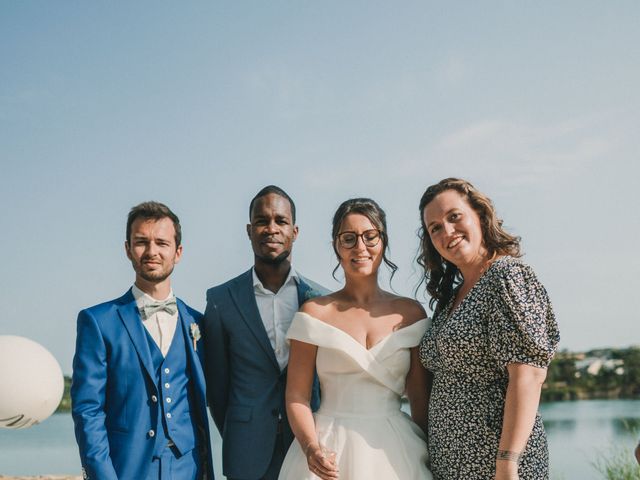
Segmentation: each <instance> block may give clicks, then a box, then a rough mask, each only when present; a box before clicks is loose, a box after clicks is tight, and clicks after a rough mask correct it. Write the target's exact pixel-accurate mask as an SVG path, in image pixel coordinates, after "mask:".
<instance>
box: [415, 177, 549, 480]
mask: <svg viewBox="0 0 640 480" xmlns="http://www.w3.org/2000/svg"><path fill="white" fill-rule="evenodd" d="M420 213H421V217H422V230H421V251H420V255H419V259H418V262H419V263H420V264H421V266H422V267H424V281H426V284H427V291H428V293H429V294H430V295H431V297H432V300H431V306H432V307H433V306H434V305H435V313H434V318H433V323H432V326H431V328H429V329H428V330H427V332H426V334H425V336H424V338H423V340H422V343H421V345H420V359H421V361H422V363H423V365H424V366H425V367H426V368H427V369H428V370H429V371H431V372H432V373H433V387H432V391H431V398H430V402H429V414H428V444H429V454H430V457H431V469H432V472H433V476H434V480H460V479H465V480H494V479H495V480H504V479H509V480H517V479H520V480H544V479H547V478H548V477H549V459H548V450H547V441H546V435H545V432H544V427H543V425H542V421H541V419H540V416H539V414H538V413H537V410H538V403H539V400H540V389H541V387H542V383H543V382H544V379H545V377H546V369H547V366H548V365H549V362H550V361H551V358H552V357H553V355H554V353H555V350H556V347H557V344H558V341H559V333H558V327H557V324H556V321H555V316H554V313H553V310H552V307H551V303H550V301H549V297H548V296H547V292H546V290H545V289H544V287H543V286H542V284H541V283H540V282H539V281H538V279H537V278H536V275H535V273H534V272H533V270H532V269H531V267H529V266H528V265H526V264H525V263H523V262H522V261H521V260H520V259H519V257H520V256H521V254H520V244H519V242H520V239H519V238H518V237H515V236H513V235H510V234H509V233H507V232H506V231H505V230H504V229H503V228H502V221H501V220H499V219H498V218H497V217H496V214H495V210H494V208H493V205H492V203H491V201H490V200H489V198H487V197H486V196H485V195H483V194H482V193H480V192H479V191H478V190H476V189H475V188H474V187H473V185H471V184H470V183H469V182H466V181H464V180H460V179H455V178H447V179H444V180H442V181H440V182H439V183H437V184H435V185H432V186H430V187H429V188H427V190H426V192H425V193H424V195H423V196H422V200H421V202H420Z"/></svg>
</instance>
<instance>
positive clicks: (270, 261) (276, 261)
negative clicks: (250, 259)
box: [256, 250, 291, 265]
mask: <svg viewBox="0 0 640 480" xmlns="http://www.w3.org/2000/svg"><path fill="white" fill-rule="evenodd" d="M290 255H291V250H285V251H284V252H282V253H281V254H280V255H278V256H277V257H269V256H268V255H260V256H258V255H256V258H257V259H259V260H260V261H261V262H262V263H266V264H267V265H280V264H281V263H282V262H284V261H286V260H288V258H289V256H290Z"/></svg>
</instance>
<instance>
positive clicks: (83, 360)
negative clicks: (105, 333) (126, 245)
mask: <svg viewBox="0 0 640 480" xmlns="http://www.w3.org/2000/svg"><path fill="white" fill-rule="evenodd" d="M106 384H107V352H106V347H105V343H104V339H103V337H102V333H101V332H100V328H99V327H98V325H97V323H96V320H95V318H94V317H93V315H92V314H91V313H90V312H89V311H87V310H83V311H81V312H80V314H79V315H78V326H77V337H76V353H75V355H74V357H73V379H72V383H71V404H72V416H73V422H74V425H75V434H76V440H77V442H78V447H79V449H80V461H81V463H82V468H83V470H84V471H85V472H86V476H87V477H88V478H92V479H100V480H117V478H118V477H117V476H116V472H115V470H114V468H113V464H112V462H111V458H110V456H109V453H110V452H109V440H108V438H107V429H106V427H105V417H106V415H105V410H104V404H105V389H106Z"/></svg>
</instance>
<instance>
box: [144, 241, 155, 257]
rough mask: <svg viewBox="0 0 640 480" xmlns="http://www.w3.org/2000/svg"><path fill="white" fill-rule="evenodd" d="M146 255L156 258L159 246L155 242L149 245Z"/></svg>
mask: <svg viewBox="0 0 640 480" xmlns="http://www.w3.org/2000/svg"><path fill="white" fill-rule="evenodd" d="M145 251H146V254H147V255H149V256H154V255H155V254H156V253H157V252H158V246H157V245H156V243H155V242H149V243H147V248H145Z"/></svg>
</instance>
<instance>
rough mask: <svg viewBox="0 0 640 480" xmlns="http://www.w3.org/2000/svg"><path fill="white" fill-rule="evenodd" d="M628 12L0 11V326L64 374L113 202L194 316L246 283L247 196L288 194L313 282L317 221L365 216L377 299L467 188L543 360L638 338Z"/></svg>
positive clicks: (118, 262) (634, 41) (634, 105)
mask: <svg viewBox="0 0 640 480" xmlns="http://www.w3.org/2000/svg"><path fill="white" fill-rule="evenodd" d="M638 18H640V4H639V3H638V2H633V1H618V2H590V1H564V2H519V1H515V2H507V1H488V2H454V3H443V2H402V3H399V2H393V3H392V2H375V1H366V2H365V1H360V2H358V1H353V2H331V1H330V2H294V1H291V2H283V1H281V2H277V1H276V2H258V1H255V2H224V3H223V2H187V3H185V2H134V3H127V4H117V3H116V4H114V3H107V2H104V3H97V2H79V1H68V2H42V1H39V2H38V1H31V0H26V1H20V2H2V3H1V4H0V61H1V65H2V68H1V69H0V162H1V163H0V167H1V170H0V171H1V172H2V174H1V175H0V202H1V205H2V206H1V207H0V224H1V225H3V226H4V229H5V232H4V233H5V234H4V235H2V236H1V237H0V246H1V247H2V251H3V252H4V254H5V258H4V259H3V262H2V264H3V269H2V273H3V275H2V277H3V279H4V280H3V282H2V288H0V301H2V304H3V305H4V309H3V310H4V311H3V314H2V315H1V316H0V334H14V335H23V336H26V337H29V338H32V339H34V340H36V341H38V342H40V343H42V344H43V345H45V346H46V347H47V348H48V349H50V350H51V351H52V352H53V353H54V355H55V356H56V357H57V358H58V359H59V361H60V363H61V365H62V367H63V370H64V371H65V372H70V371H71V358H72V355H73V348H74V339H75V319H76V315H77V312H78V310H80V309H81V308H83V307H86V306H89V305H92V304H95V303H98V302H101V301H105V300H109V299H111V298H114V297H117V296H119V295H120V294H122V293H124V291H125V290H126V289H127V288H128V287H129V286H130V284H131V282H132V280H133V272H132V270H131V267H130V265H129V263H128V261H127V259H126V257H125V255H124V249H123V241H124V227H125V219H126V214H127V212H128V210H129V208H130V207H131V206H132V205H134V204H136V203H139V202H141V201H144V200H148V199H156V200H160V201H163V202H165V203H167V204H168V205H169V206H170V207H171V208H172V209H174V211H175V212H176V213H177V214H178V215H179V216H180V218H181V221H182V224H183V232H184V248H185V254H184V257H183V260H182V262H181V264H180V265H178V267H177V269H176V272H175V274H174V282H173V283H174V290H175V292H176V293H177V294H178V296H180V297H182V298H183V299H184V300H186V301H187V302H188V303H190V304H192V305H193V306H194V307H195V308H198V309H203V308H204V292H205V290H206V289H207V288H208V287H210V286H212V285H215V284H218V283H221V282H223V281H225V280H226V279H228V278H230V277H232V276H235V275H237V274H239V273H241V272H243V271H244V270H246V269H247V268H248V267H249V266H250V264H251V260H252V255H251V250H250V245H249V242H248V240H247V238H246V235H245V229H244V228H245V227H244V226H245V224H246V222H247V217H248V213H247V209H248V202H249V200H250V198H251V197H252V196H253V195H254V194H255V192H256V191H257V190H258V189H259V188H261V187H262V186H264V185H266V184H270V183H275V184H278V185H280V186H281V187H283V188H284V189H285V190H287V191H288V192H289V193H290V194H291V196H293V198H294V199H295V200H296V203H297V207H298V216H299V219H298V224H299V226H300V236H299V239H298V241H297V242H296V245H295V250H294V261H295V265H296V268H297V269H298V270H300V271H301V272H302V273H304V274H305V275H307V276H309V277H311V278H313V279H315V280H317V281H319V282H321V283H323V284H325V285H326V286H327V287H329V288H337V287H338V286H339V284H338V283H336V282H335V281H334V280H333V279H332V278H331V270H332V269H333V266H334V259H333V257H332V251H331V246H330V220H331V216H332V214H333V212H334V210H335V208H336V207H337V205H338V204H339V203H340V202H341V201H342V200H344V199H346V198H349V197H353V196H370V197H372V198H374V199H376V200H377V201H378V202H379V203H380V204H381V205H382V206H383V208H385V209H386V210H387V214H388V217H389V229H390V243H391V257H392V259H393V260H394V261H395V262H396V263H397V264H398V265H399V266H400V272H399V274H398V275H397V278H396V279H395V280H394V288H395V289H396V290H397V291H398V292H400V293H403V294H408V295H411V294H412V292H413V287H414V286H415V284H416V282H417V276H416V267H415V263H414V258H415V254H416V250H417V246H418V240H417V237H416V230H417V228H418V226H419V214H418V211H417V205H418V201H419V198H420V196H421V194H422V192H423V191H424V189H425V188H426V187H427V186H428V185H430V184H432V183H434V182H436V181H438V180H440V179H441V178H443V177H446V176H460V177H463V178H467V179H469V180H471V181H472V182H473V183H475V184H476V186H477V187H478V188H479V189H481V190H483V191H484V192H485V193H487V194H488V195H489V196H490V197H492V198H493V200H494V202H495V204H496V207H497V209H498V213H499V214H500V216H501V217H502V218H504V220H505V225H506V226H507V227H508V228H509V229H510V230H511V231H512V232H515V233H516V234H518V235H521V236H522V238H523V246H524V251H525V253H526V256H525V260H526V261H527V262H529V263H531V264H532V265H533V266H534V267H535V269H536V271H537V272H538V275H539V277H540V278H541V279H542V280H543V282H544V283H545V285H546V286H547V289H548V290H549V293H550V295H551V298H552V299H553V302H554V305H555V308H556V313H557V316H558V319H559V322H560V326H561V333H562V341H561V347H563V348H569V349H587V348H593V347H601V346H626V345H630V344H637V343H639V342H640V339H639V336H638V334H637V332H638V328H637V322H638V314H637V307H636V306H635V302H634V301H633V298H634V297H635V296H636V295H637V291H638V287H640V282H639V281H638V272H640V256H639V255H638V254H637V252H636V250H637V246H636V243H637V238H638V237H639V236H640V215H638V212H637V206H638V200H637V194H636V190H637V189H638V187H639V186H640V185H639V183H640V182H639V181H638V178H639V176H640V167H639V166H638V165H639V162H638V152H640V139H639V136H638V134H637V131H638V125H639V120H640V92H639V90H638V88H637V85H640V29H638V22H637V21H638Z"/></svg>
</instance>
